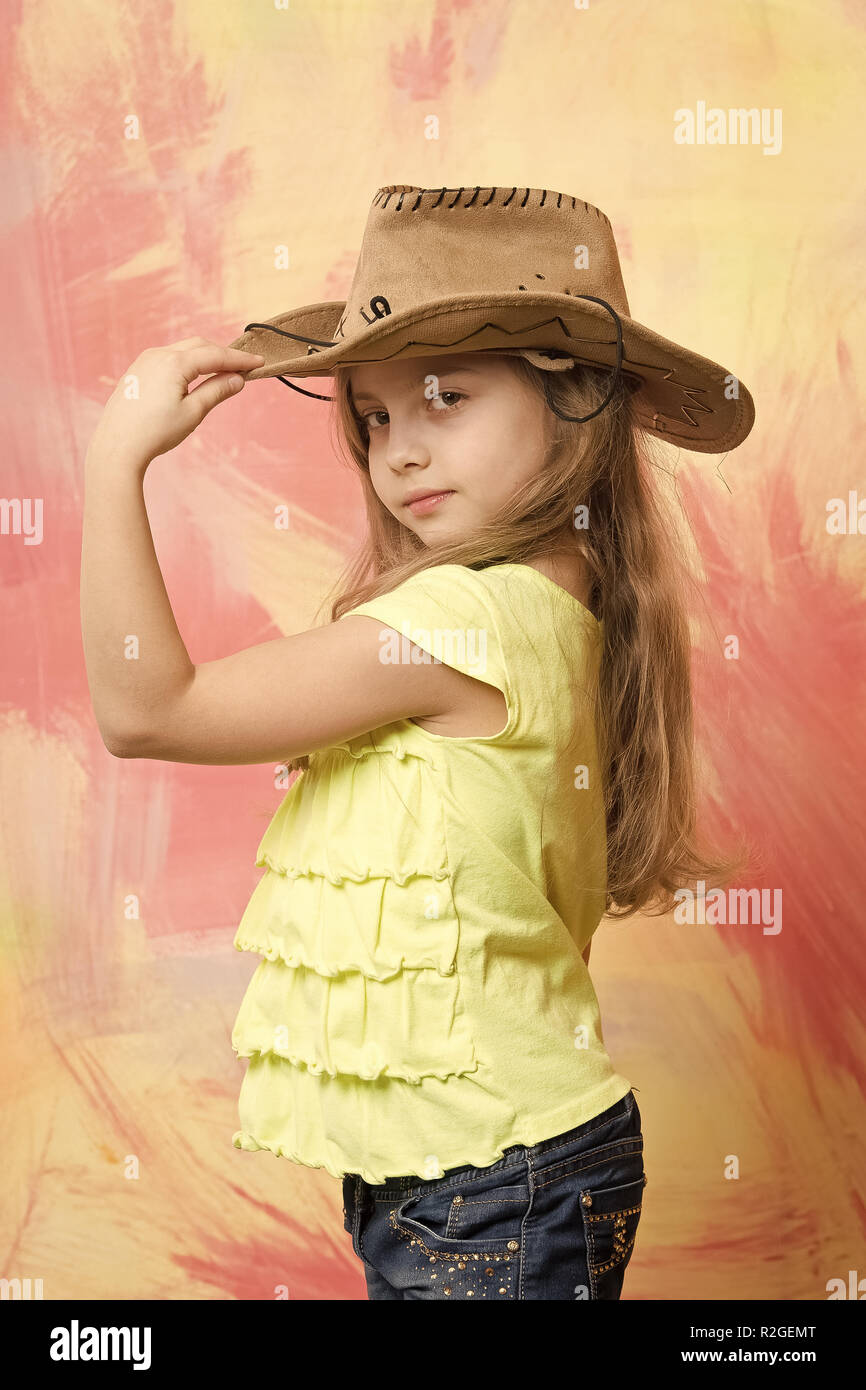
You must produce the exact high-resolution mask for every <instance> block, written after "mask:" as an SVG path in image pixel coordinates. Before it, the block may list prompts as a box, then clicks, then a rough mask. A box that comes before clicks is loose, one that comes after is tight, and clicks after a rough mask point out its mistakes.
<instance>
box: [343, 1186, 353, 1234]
mask: <svg viewBox="0 0 866 1390" xmlns="http://www.w3.org/2000/svg"><path fill="white" fill-rule="evenodd" d="M354 1216H355V1175H354V1173H346V1175H345V1176H344V1178H343V1229H344V1230H346V1231H349V1232H350V1233H351V1230H352V1222H353V1220H354Z"/></svg>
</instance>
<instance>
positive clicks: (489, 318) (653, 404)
mask: <svg viewBox="0 0 866 1390" xmlns="http://www.w3.org/2000/svg"><path fill="white" fill-rule="evenodd" d="M345 308H346V305H345V302H342V301H328V302H325V303H320V304H308V305H305V306H303V307H302V308H299V309H292V310H290V311H289V312H288V313H284V314H279V315H277V317H276V318H272V319H266V320H264V321H263V322H264V323H265V324H267V325H268V327H254V328H249V329H248V330H247V331H246V332H244V333H243V334H242V335H241V336H240V337H239V338H236V339H235V340H234V341H233V342H232V343H230V344H229V346H230V347H232V348H238V349H241V350H242V351H244V352H258V353H261V355H262V356H263V357H264V358H265V365H264V366H263V367H256V368H254V370H253V371H251V372H249V373H248V375H247V378H246V379H247V381H255V380H259V379H261V378H264V377H272V376H288V377H299V378H300V377H305V376H332V375H333V373H334V370H335V368H337V367H352V366H361V365H362V364H365V363H380V362H387V361H389V360H392V359H394V358H403V357H424V356H442V355H450V354H456V353H463V352H481V351H485V350H488V351H495V350H497V349H501V348H511V347H529V348H533V347H536V348H542V347H543V348H559V349H561V350H563V351H565V352H568V353H569V354H570V355H571V356H573V357H574V358H575V359H576V360H577V361H578V362H581V363H586V364H587V365H590V366H603V367H614V366H615V365H616V329H615V325H614V322H613V319H612V318H611V316H610V314H609V313H608V311H607V310H606V309H605V308H604V306H603V305H601V304H596V303H594V302H591V301H587V300H581V301H579V302H577V301H576V300H575V299H573V298H572V297H571V296H569V295H561V294H543V293H537V292H534V293H522V292H521V293H517V292H515V293H512V294H503V295H497V296H496V298H495V299H493V298H491V297H490V296H486V297H485V296H483V295H481V296H479V295H458V296H454V297H451V298H449V299H447V300H444V301H440V302H437V303H431V304H426V305H416V306H413V308H412V309H411V310H407V311H405V312H404V313H402V314H390V315H388V316H387V317H384V318H381V319H378V320H377V321H376V322H375V323H373V324H372V325H371V326H370V328H369V329H367V330H366V331H365V332H364V333H358V334H355V335H354V336H353V337H352V338H351V339H349V340H346V341H337V342H336V343H333V346H315V345H314V346H313V348H312V349H310V347H309V343H308V340H310V339H313V340H315V343H318V344H323V343H328V342H333V338H334V334H335V333H336V331H337V329H338V327H339V324H340V320H341V318H342V316H343V314H344V312H345ZM619 317H620V322H621V324H622V336H623V360H622V366H623V371H625V372H628V373H629V374H631V375H634V376H636V377H638V378H640V383H641V384H640V387H639V389H638V390H637V391H636V393H635V396H634V404H635V409H636V412H637V416H638V419H639V421H640V424H641V425H642V426H643V428H644V429H647V430H649V431H650V433H652V434H655V435H657V436H658V437H660V438H662V439H667V440H670V441H671V442H673V443H675V444H677V445H679V446H681V447H682V448H685V449H691V450H694V451H695V452H696V453H710V454H712V453H724V452H725V451H726V450H728V449H733V448H735V447H736V446H737V445H738V444H740V443H742V441H743V440H744V439H745V438H746V436H747V435H748V434H749V431H750V430H751V428H752V425H753V424H754V420H755V406H754V402H753V400H752V397H751V395H750V393H749V391H748V390H747V388H746V387H745V386H744V385H743V383H742V382H741V381H740V380H739V379H738V378H737V377H736V376H735V374H733V373H732V372H729V371H728V370H727V369H726V368H724V367H722V366H720V365H719V363H717V362H713V361H712V360H711V359H710V358H708V357H703V356H701V355H700V354H699V353H696V352H692V351H691V350H690V349H688V348H684V347H682V346H680V344H678V343H675V342H672V341H671V340H670V339H667V338H664V337H662V336H661V335H660V334H658V333H655V332H654V331H653V330H652V329H650V328H647V327H646V326H645V325H644V324H641V323H638V322H637V321H636V320H635V319H632V318H629V317H627V316H626V315H620V316H619ZM274 329H276V330H279V331H278V332H274V331H273V330H274ZM283 335H286V336H283ZM292 335H296V336H297V340H296V338H295V337H294V336H292ZM301 340H302V341H301Z"/></svg>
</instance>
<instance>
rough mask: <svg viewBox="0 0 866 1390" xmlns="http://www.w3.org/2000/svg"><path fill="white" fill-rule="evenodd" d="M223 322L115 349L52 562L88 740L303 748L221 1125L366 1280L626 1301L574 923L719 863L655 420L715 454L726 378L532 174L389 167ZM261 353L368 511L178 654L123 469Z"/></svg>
mask: <svg viewBox="0 0 866 1390" xmlns="http://www.w3.org/2000/svg"><path fill="white" fill-rule="evenodd" d="M524 194H525V196H524ZM407 195H408V196H407ZM455 195H456V196H455ZM479 195H481V196H479ZM515 195H516V196H515ZM413 219H414V220H413ZM579 248H583V251H584V252H586V253H587V254H586V255H585V256H583V255H582V254H581V256H580V260H581V266H580V268H579V269H577V268H576V266H577V260H576V256H575V252H576V250H577V249H579ZM425 277H426V278H425ZM534 277H537V281H536V280H535V279H534ZM541 281H544V288H540V287H539V282H541ZM527 286H529V288H527ZM611 320H613V325H614V331H613V334H612V333H611V329H610V324H611ZM287 324H290V325H291V328H288V327H287ZM239 343H242V344H243V347H240V346H239V345H238V343H235V344H233V345H232V346H231V347H229V348H222V347H220V346H218V345H216V344H214V343H209V342H207V341H205V340H204V339H191V340H187V341H185V342H181V343H176V344H173V345H172V346H171V347H170V348H164V349H151V350H148V351H146V352H144V353H143V354H142V355H141V356H140V357H139V359H138V360H137V362H136V363H135V364H134V365H133V367H132V368H131V369H130V372H129V373H128V374H127V376H126V382H127V383H129V381H130V380H132V381H133V382H134V383H135V386H134V389H132V390H129V389H124V390H123V391H121V388H120V387H118V389H117V390H116V391H115V393H114V395H113V396H112V398H111V400H110V401H109V403H108V405H107V406H106V409H105V412H104V414H103V417H102V419H101V421H100V424H99V427H98V429H97V431H96V434H95V435H94V438H93V440H92V442H91V445H90V448H89V450H88V456H87V461H86V480H87V496H86V505H85V522H84V543H83V557H82V623H83V633H84V644H85V654H86V661H87V671H88V679H89V682H90V688H91V694H92V699H93V705H94V710H95V714H96V718H97V721H98V724H99V728H100V732H101V734H102V737H103V739H104V741H105V744H106V746H107V747H108V748H109V750H110V751H111V752H112V753H114V754H115V755H116V756H119V757H150V758H160V759H168V760H171V761H184V762H192V763H225V764H230V763H260V762H268V763H279V764H287V765H288V766H289V767H291V768H296V769H298V770H299V776H298V777H297V778H296V780H295V781H294V783H293V785H292V787H291V789H290V791H289V793H288V795H287V796H286V797H285V799H284V800H283V802H282V804H281V805H280V807H279V808H278V810H277V812H276V814H275V816H274V818H273V820H272V822H271V824H270V826H269V827H268V830H267V831H266V833H265V835H264V838H263V839H262V842H261V844H260V846H259V851H258V855H257V859H256V862H257V864H258V865H260V866H262V867H263V868H264V874H263V876H262V878H261V880H260V881H259V883H258V885H257V887H256V889H255V892H254V893H253V896H252V898H251V900H250V903H249V905H248V907H247V909H246V912H245V913H244V915H243V918H242V920H241V923H240V926H239V928H238V932H237V936H236V938H235V945H236V947H237V948H238V949H239V950H245V951H251V952H255V953H257V954H258V955H260V956H261V957H262V959H261V961H260V963H259V965H258V968H257V969H256V971H255V974H254V975H253V977H252V980H251V982H250V985H249V988H248V990H247V992H246V995H245V997H244V999H243V1002H242V1004H241V1006H240V1011H239V1013H238V1017H237V1020H236V1023H235V1028H234V1032H233V1038H232V1040H233V1045H234V1047H235V1050H236V1051H237V1053H238V1055H239V1056H240V1057H242V1058H246V1059H248V1067H247V1070H246V1073H245V1076H244V1079H243V1084H242V1087H241V1094H240V1121H241V1129H240V1130H239V1131H238V1132H237V1133H236V1134H235V1136H234V1143H235V1145H236V1146H237V1147H238V1148H241V1149H248V1150H265V1151H269V1152H271V1153H272V1154H275V1155H279V1156H282V1157H285V1158H289V1159H291V1160H293V1161H295V1162H298V1163H303V1164H306V1165H309V1166H312V1167H322V1168H325V1169H326V1170H327V1171H328V1172H329V1173H331V1174H332V1175H333V1176H334V1177H336V1178H340V1179H341V1180H342V1186H343V1212H344V1222H345V1227H346V1230H347V1231H348V1232H350V1233H351V1237H352V1245H353V1249H354V1252H355V1254H356V1255H357V1256H358V1257H359V1259H360V1260H361V1261H362V1262H363V1268H364V1273H365V1277H366V1281H367V1289H368V1293H369V1297H370V1298H374V1299H418V1298H424V1299H430V1298H433V1299H448V1298H451V1299H463V1298H467V1299H471V1298H482V1299H487V1300H488V1301H493V1302H498V1301H500V1300H510V1299H582V1298H586V1299H617V1298H619V1296H620V1293H621V1290H622V1286H623V1278H624V1273H625V1269H626V1266H627V1265H628V1263H629V1260H630V1258H631V1254H632V1251H633V1248H634V1242H635V1236H636V1232H637V1229H638V1223H639V1221H640V1216H641V1210H642V1203H643V1193H644V1185H645V1183H646V1177H645V1173H644V1164H643V1137H642V1132H641V1116H640V1111H639V1109H638V1105H637V1101H636V1099H635V1097H634V1094H633V1088H632V1086H631V1084H630V1082H629V1080H628V1079H627V1078H626V1077H625V1076H623V1075H621V1074H620V1073H619V1072H618V1071H616V1070H615V1068H614V1066H613V1064H612V1062H611V1060H610V1057H609V1056H608V1053H607V1050H606V1047H605V1043H604V1038H603V1034H602V1027H601V1020H600V1017H599V1008H598V1000H597V997H596V993H595V990H594V988H593V984H592V981H591V978H590V975H589V970H588V965H589V956H590V943H591V940H592V936H593V933H594V932H595V930H596V927H597V926H598V923H599V921H600V919H601V917H602V916H603V914H604V913H605V912H608V913H610V914H611V915H612V916H616V917H628V916H630V915H632V914H634V913H637V912H638V911H641V910H643V911H646V910H655V911H668V910H670V908H671V907H672V906H673V899H672V893H673V890H674V889H676V888H677V887H679V886H680V885H682V884H685V883H688V882H691V881H693V880H695V879H698V878H700V879H704V880H705V881H706V882H708V883H709V882H714V881H718V880H719V879H720V878H724V877H726V876H730V875H731V874H732V873H733V872H734V871H736V870H737V869H738V868H739V867H740V865H741V860H740V859H718V858H714V857H712V856H711V855H708V854H707V853H706V852H705V851H704V850H702V849H701V847H700V845H699V843H698V841H697V838H696V832H695V825H694V771H693V750H692V709H691V696H690V680H689V629H688V621H687V613H686V611H685V608H684V603H683V599H682V597H681V588H682V582H683V574H682V572H681V567H680V565H679V563H678V561H677V558H676V555H675V552H674V543H673V541H672V540H671V531H670V527H669V524H668V518H667V517H666V516H665V514H664V509H663V507H662V505H661V499H660V498H659V497H658V496H657V495H656V493H655V491H654V488H653V483H652V476H651V465H652V463H653V458H652V453H651V449H650V447H649V446H648V443H647V433H648V432H649V431H653V430H654V431H656V432H657V433H662V434H663V435H664V436H665V437H667V438H671V437H673V438H675V439H677V440H679V441H680V442H685V443H687V446H688V447H690V448H692V449H695V450H698V451H704V452H718V451H721V450H722V449H725V450H727V449H730V448H732V447H734V446H735V445H736V444H737V443H739V442H740V440H741V439H742V438H745V435H746V434H747V433H748V430H749V428H750V426H751V422H752V419H753V408H752V405H751V399H750V397H749V395H748V392H746V390H745V388H744V387H742V386H741V385H740V384H739V383H736V379H735V378H732V377H730V376H729V374H727V373H725V372H724V369H723V368H721V367H718V366H716V364H714V363H710V362H709V361H708V360H707V359H703V358H699V357H697V356H696V355H695V354H693V353H689V352H688V351H687V350H686V349H683V348H679V347H677V345H676V344H672V343H670V342H667V341H666V340H664V339H662V338H660V337H659V336H658V335H656V334H654V333H652V332H651V330H649V329H646V328H643V327H642V326H641V325H640V324H637V323H636V322H635V321H634V320H632V319H630V317H629V315H628V304H627V302H626V299H625V291H624V288H623V286H622V281H621V277H620V273H619V264H618V259H617V255H616V249H615V246H614V243H613V234H612V231H611V229H610V224H609V222H608V221H607V219H606V218H605V217H604V215H603V214H601V213H599V212H598V211H597V209H595V208H592V207H591V206H590V205H588V204H585V203H580V202H578V201H577V200H576V199H573V198H569V197H567V196H565V195H562V194H555V193H550V192H549V191H546V190H538V189H526V190H513V189H512V190H510V196H509V190H507V189H505V190H497V189H494V190H479V189H476V190H475V192H474V194H473V193H472V191H471V190H462V189H461V190H447V189H442V190H437V189H433V190H426V189H417V188H412V187H408V186H405V185H400V186H392V187H390V188H387V189H380V190H379V191H378V193H377V194H376V197H375V198H374V201H373V208H372V211H371V215H370V220H369V221H368V225H367V230H366V232H365V238H364V245H363V247H362V250H361V255H360V258H359V263H358V269H357V271H356V275H355V281H354V283H353V286H352V290H351V292H350V296H349V299H348V300H347V301H346V302H345V303H338V304H331V305H322V304H319V305H312V306H306V307H305V308H304V309H300V310H293V311H291V312H290V313H289V314H283V315H280V316H279V317H278V318H277V319H275V320H271V321H269V322H267V323H263V324H254V325H250V326H248V329H247V330H246V333H245V335H244V337H243V338H242V339H241V340H239ZM287 343H288V344H290V347H289V349H288V350H289V351H290V352H291V353H292V354H293V355H290V356H289V357H288V358H286V357H285V356H281V355H280V354H281V353H283V354H284V353H285V352H286V351H287V348H286V346H284V345H285V344H287ZM275 344H276V346H274V345H275ZM302 347H303V351H302ZM254 349H255V352H254V355H253V356H252V357H251V356H250V353H251V352H252V351H253V350H254ZM569 349H571V351H569ZM251 364H253V365H252V366H251ZM238 373H242V374H244V375H241V376H239V375H236V374H238ZM284 373H287V374H289V375H294V376H308V375H317V376H323V377H324V376H328V377H331V378H332V380H333V382H334V387H335V396H334V397H324V399H333V400H334V402H335V410H334V416H333V418H334V421H335V423H336V425H337V427H338V430H339V433H340V437H341V439H342V441H343V442H344V444H345V446H346V448H347V451H348V454H349V456H350V458H351V460H352V461H353V462H354V464H355V465H356V466H357V471H358V476H359V478H360V481H361V484H362V488H363V492H364V498H365V503H366V508H367V516H368V521H369V536H368V539H367V542H366V544H365V547H364V549H363V552H362V553H361V555H360V556H358V557H357V559H356V560H355V561H354V563H353V564H352V566H351V567H350V569H349V570H348V571H347V574H346V576H345V577H344V582H343V583H342V584H341V586H340V592H339V594H338V597H337V599H336V601H335V602H334V603H333V606H332V610H331V621H330V622H329V623H327V624H326V625H324V626H320V627H316V628H313V629H311V630H310V631H308V632H304V633H301V634H298V635H295V636H291V637H284V638H279V639H277V640H276V641H271V642H265V643H263V644H261V645H258V646H255V647H251V648H248V649H246V650H244V651H241V652H237V653H235V654H234V655H230V656H226V657H224V658H223V659H222V660H218V661H211V662H205V663H202V664H199V665H197V666H194V665H193V664H192V662H191V661H190V659H189V656H188V654H187V651H186V648H185V646H184V644H183V641H182V640H181V637H180V635H179V633H178V630H177V627H176V626H175V623H174V618H173V615H172V611H171V607H170V605H169V601H168V598H167V596H166V593H165V589H164V587H163V584H162V579H161V575H160V571H159V568H158V565H157V561H156V558H155V555H154V551H153V546H152V542H151V537H150V531H149V528H148V522H147V515H146V512H145V508H144V503H143V499H142V487H141V483H142V479H143V476H144V473H145V471H146V469H147V467H148V465H149V463H150V461H151V460H152V459H153V458H154V457H156V456H157V455H159V454H161V453H165V452H166V451H167V450H169V449H171V448H173V447H174V446H175V445H176V444H178V443H179V442H180V441H181V440H182V439H183V438H185V437H186V435H188V434H189V433H190V432H191V430H192V429H194V428H195V426H196V425H197V424H198V423H199V422H200V420H201V419H202V418H203V417H204V415H205V414H207V413H208V411H209V410H210V409H212V408H213V406H214V405H216V404H217V403H218V402H219V401H221V400H223V399H225V398H226V397H227V396H228V395H229V394H231V391H232V390H233V389H235V390H236V389H239V386H240V385H243V380H244V377H246V379H248V380H249V379H251V378H255V379H257V378H259V377H265V376H279V377H280V379H281V380H285V376H284V375H283V374H284ZM205 374H212V375H208V376H207V379H206V380H204V381H202V382H201V383H200V384H199V385H198V386H196V387H194V389H191V390H188V388H189V387H190V386H191V385H192V383H193V382H194V381H195V379H196V378H197V377H198V376H201V375H205ZM732 381H733V382H735V384H736V387H737V391H736V394H734V395H731V394H726V386H728V385H729V384H730V382H732ZM286 384H287V385H291V383H290V382H286ZM296 389H298V390H300V389H302V388H296ZM306 394H308V395H317V394H318V393H313V392H306ZM317 408H318V407H317ZM131 633H134V634H136V635H137V637H138V640H139V656H138V659H137V660H135V661H129V660H126V659H125V652H126V648H125V643H128V640H129V635H130V634H131Z"/></svg>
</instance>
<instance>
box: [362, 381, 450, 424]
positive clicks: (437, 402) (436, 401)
mask: <svg viewBox="0 0 866 1390" xmlns="http://www.w3.org/2000/svg"><path fill="white" fill-rule="evenodd" d="M448 396H454V397H456V400H455V402H454V404H453V405H449V404H448V403H447V400H446V397H448ZM465 399H466V393H465V392H464V391H440V392H439V395H438V396H434V397H433V398H432V400H431V401H430V405H431V406H432V408H433V409H434V410H435V411H437V412H440V413H443V414H446V413H450V412H451V411H453V410H456V409H457V407H458V403H459V402H460V401H462V400H465ZM387 414H388V412H387V410H371V411H370V412H369V414H367V415H362V416H361V419H362V420H363V421H364V424H365V425H366V426H367V429H368V430H369V431H370V432H371V433H373V432H374V431H375V430H377V429H381V428H382V426H381V425H374V424H371V423H370V422H371V421H372V420H374V419H375V417H376V416H377V415H387Z"/></svg>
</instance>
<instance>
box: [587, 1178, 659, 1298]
mask: <svg viewBox="0 0 866 1390" xmlns="http://www.w3.org/2000/svg"><path fill="white" fill-rule="evenodd" d="M645 1186H646V1174H645V1173H643V1174H641V1176H640V1177H639V1178H635V1179H633V1181H631V1182H626V1183H621V1184H620V1185H619V1186H616V1187H596V1186H593V1185H592V1183H591V1182H590V1183H585V1184H583V1185H582V1186H581V1189H580V1209H581V1212H582V1214H583V1229H584V1234H585V1236H586V1255H587V1265H588V1268H589V1288H590V1297H591V1298H594V1299H618V1298H619V1296H620V1293H621V1292H622V1285H623V1280H624V1278H625V1271H626V1266H627V1265H628V1262H629V1260H630V1259H631V1254H632V1249H633V1247H634V1242H635V1236H636V1235H637V1228H638V1222H639V1221H640V1218H641V1209H642V1205H643V1190H644V1187H645Z"/></svg>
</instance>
